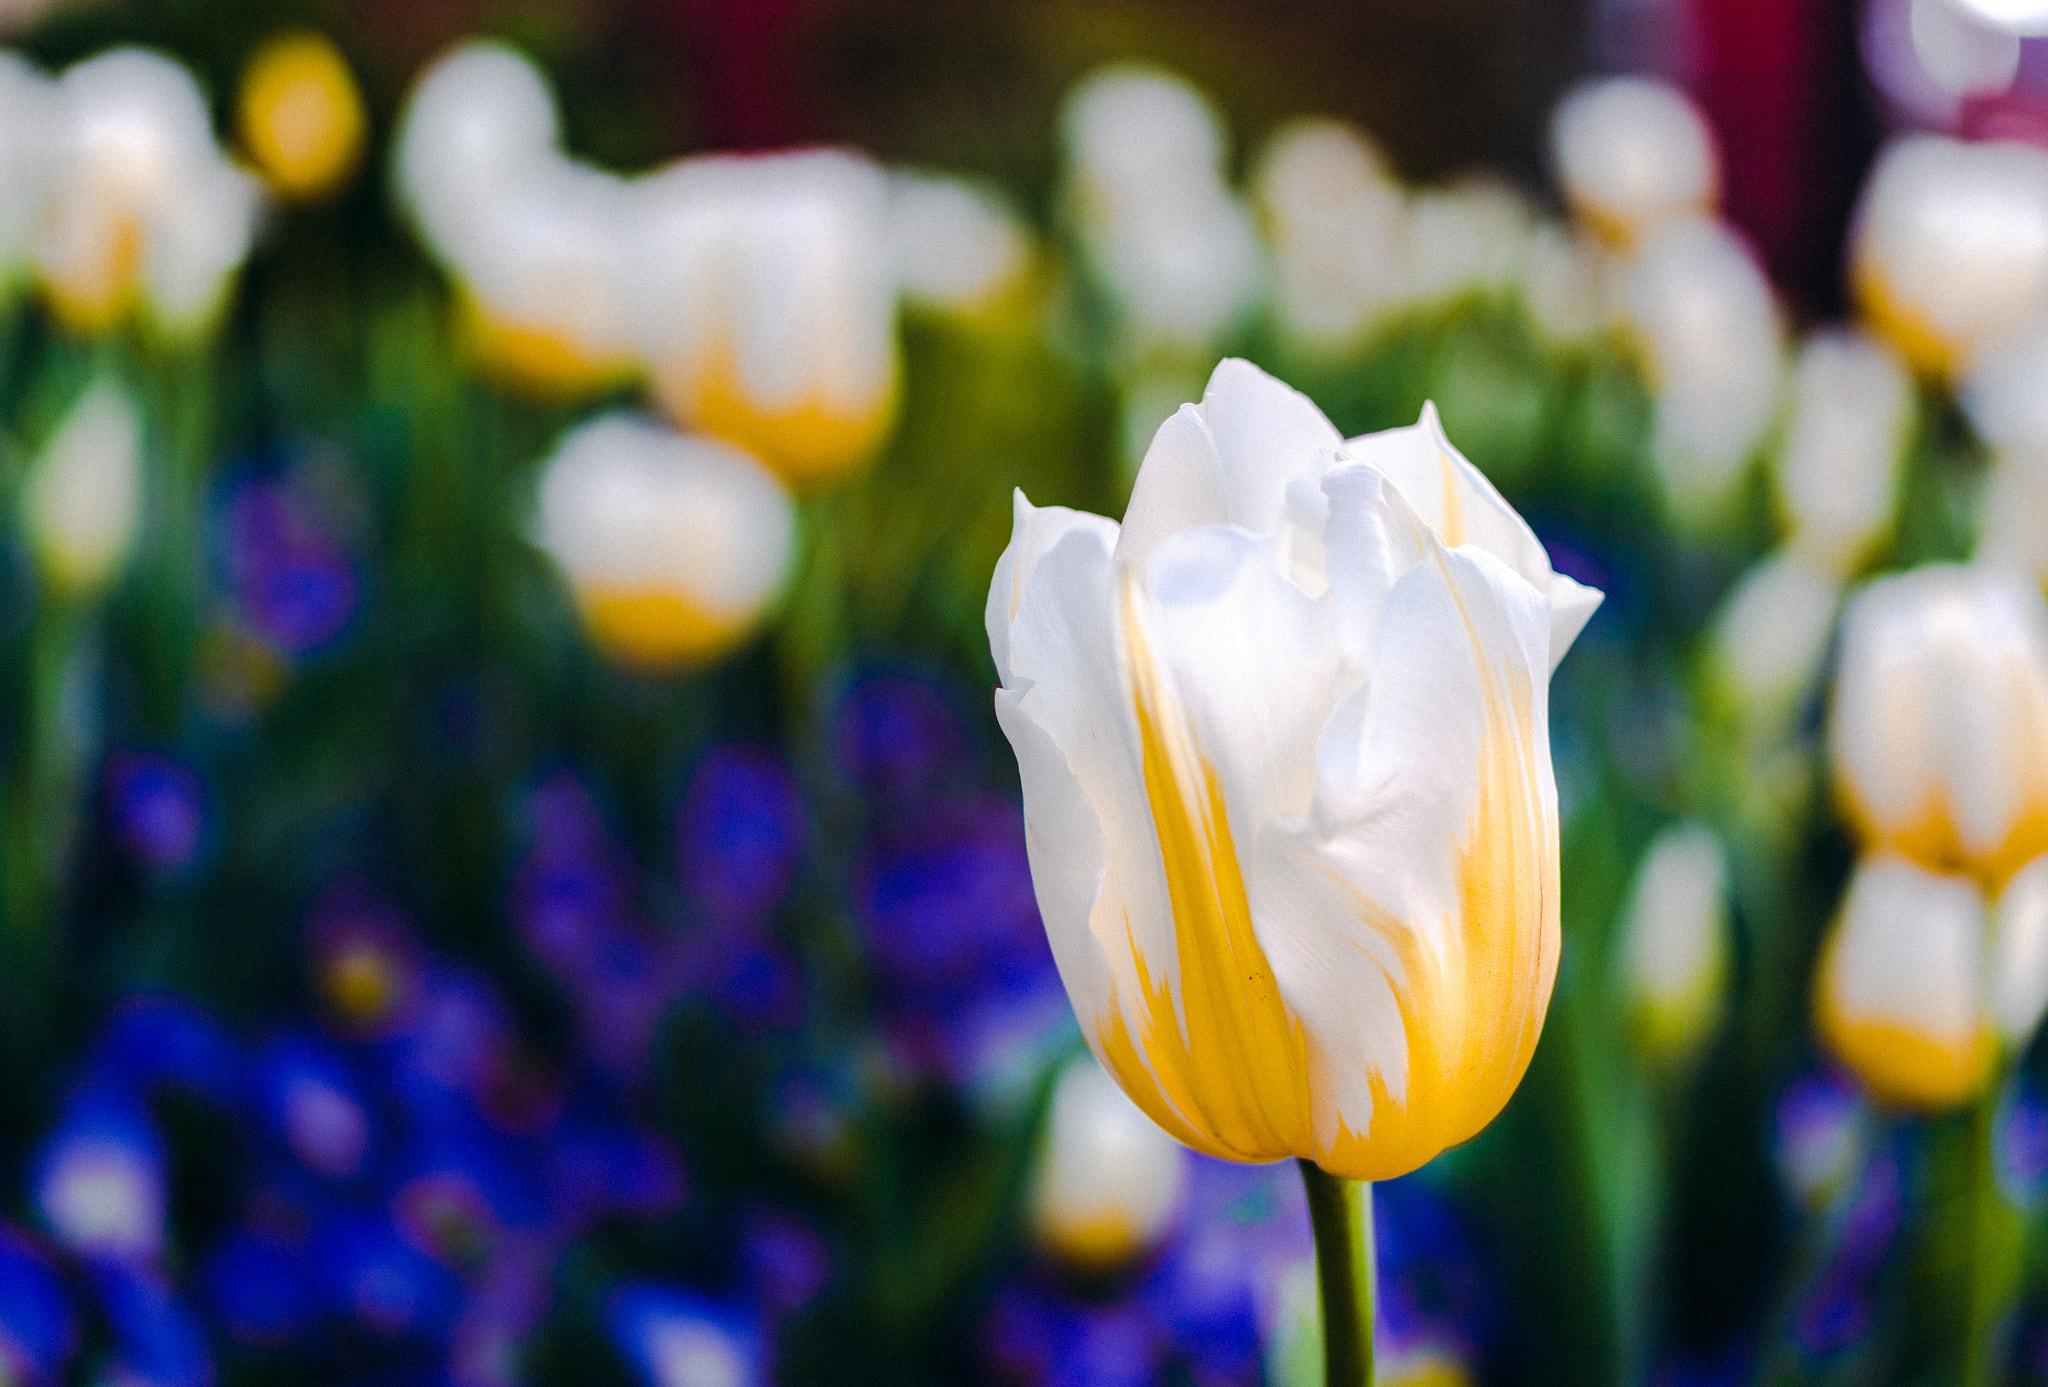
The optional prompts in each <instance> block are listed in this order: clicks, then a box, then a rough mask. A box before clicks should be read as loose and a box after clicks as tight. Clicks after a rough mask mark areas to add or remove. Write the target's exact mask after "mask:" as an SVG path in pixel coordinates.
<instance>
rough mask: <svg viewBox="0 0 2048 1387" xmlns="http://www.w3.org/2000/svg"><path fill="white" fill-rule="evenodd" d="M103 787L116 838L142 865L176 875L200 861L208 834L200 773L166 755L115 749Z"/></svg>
mask: <svg viewBox="0 0 2048 1387" xmlns="http://www.w3.org/2000/svg"><path fill="white" fill-rule="evenodd" d="M105 786H106V805H107V819H108V822H109V824H110V825H111V827H112V829H113V834H114V839H115V841H117V842H118V843H120V844H121V846H122V847H123V848H125V849H126V850H127V851H128V852H129V853H130V854H131V855H132V856H133V857H134V858H135V859H136V861H138V862H139V863H141V864H142V866H143V867H144V869H146V870H147V871H148V872H150V873H151V874H152V875H155V876H160V877H168V876H175V875H177V874H178V873H180V872H182V871H184V870H185V869H186V868H188V867H190V866H191V865H192V864H193V863H194V862H195V861H197V860H198V857H199V849H200V846H201V844H202V843H203V841H204V839H205V835H206V790H205V787H204V786H203V785H201V784H200V782H199V777H198V776H196V775H194V774H193V773H192V772H191V771H190V770H189V769H187V768H186V767H185V766H184V765H182V764H180V763H179V762H177V761H174V760H172V759H171V758H170V757H168V756H159V755H156V754H155V753H153V752H147V751H115V752H113V753H111V754H110V755H109V756H108V757H107V766H106V774H105Z"/></svg>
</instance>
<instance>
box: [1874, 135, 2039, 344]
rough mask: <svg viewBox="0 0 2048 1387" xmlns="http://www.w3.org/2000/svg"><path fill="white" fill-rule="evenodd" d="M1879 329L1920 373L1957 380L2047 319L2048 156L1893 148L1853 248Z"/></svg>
mask: <svg viewBox="0 0 2048 1387" xmlns="http://www.w3.org/2000/svg"><path fill="white" fill-rule="evenodd" d="M1850 261H1851V272H1852V275H1853V278H1854V281H1855V287H1856V293H1857V298H1858V300H1859V301H1860V302H1861V304H1862V306H1863V311H1864V313H1865V314H1866V315H1867V316H1868V318H1869V320H1870V322H1871V325H1872V326H1873V327H1874V328H1875V329H1876V330H1877V331H1878V332H1879V333H1881V334H1882V335H1883V336H1885V337H1887V338H1889V339H1891V341H1892V344H1893V345H1894V346H1896V347H1897V348H1898V349H1899V350H1900V352H1902V353H1904V355H1905V356H1906V359H1907V360H1909V361H1911V362H1912V363H1913V364H1914V365H1915V366H1917V367H1919V368H1921V369H1922V370H1927V371H1935V372H1943V373H1948V372H1955V371H1959V370H1962V369H1964V368H1965V367H1967V365H1968V364H1969V362H1970V360H1971V358H1972V356H1973V355H1974V353H1976V352H1977V350H1978V349H1979V348H1981V347H1983V346H1986V345H1988V344H1990V343H1993V342H1996V341H1998V340H1999V339H2001V338H2004V337H2008V336H2011V335H2013V334H2015V333H2017V332H2019V331H2020V330H2021V329H2023V328H2024V327H2025V326H2026V325H2027V324H2028V323H2029V322H2030V321H2032V320H2033V319H2035V318H2037V317H2039V316H2040V315H2041V314H2042V313H2043V312H2044V311H2048V150H2042V149H2036V148H2034V147H2033V146H2030V145H2021V144H1965V143H1961V142H1959V141H1956V140H1948V139H1942V138H1940V137H1938V136H1933V135H1912V136H1908V137H1906V138H1904V139H1900V140H1896V141H1894V142H1893V143H1892V144H1890V145H1888V146H1887V147H1886V148H1885V150H1884V152H1883V153H1882V154H1881V155H1879V156H1878V160H1877V164H1876V166H1875V167H1874V168H1873V169H1872V171H1871V174H1870V179H1869V182H1868V183H1866V184H1865V185H1864V189H1863V196H1862V201H1861V203H1860V205H1859V207H1858V209H1857V213H1856V221H1855V226H1854V229H1853V231H1852V233H1851V244H1850Z"/></svg>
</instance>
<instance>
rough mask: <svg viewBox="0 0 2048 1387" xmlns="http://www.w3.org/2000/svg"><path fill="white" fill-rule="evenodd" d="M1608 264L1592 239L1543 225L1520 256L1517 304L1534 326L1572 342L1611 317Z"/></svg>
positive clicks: (1596, 331)
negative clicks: (1520, 285)
mask: <svg viewBox="0 0 2048 1387" xmlns="http://www.w3.org/2000/svg"><path fill="white" fill-rule="evenodd" d="M1614 295H1615V290H1614V269H1613V264H1612V262H1611V261H1610V260H1609V259H1608V257H1607V256H1605V255H1604V254H1603V253H1602V252H1601V249H1600V247H1599V246H1598V245H1596V244H1594V243H1593V242H1592V241H1591V240H1589V239H1587V238H1585V237H1582V236H1578V235H1574V234H1573V233H1571V232H1569V231H1567V230H1565V229H1564V228H1563V227H1560V226H1557V225H1554V224H1552V223H1549V222H1545V223H1542V224H1540V225H1538V226H1537V228H1536V229H1535V230H1534V231H1533V232H1531V233H1530V235H1529V245H1528V249H1527V251H1526V253H1525V254H1524V255H1523V257H1522V306H1523V307H1524V308H1525V309H1526V310H1527V311H1528V314H1529V320H1530V321H1531V322H1532V323H1533V324H1534V325H1535V327H1536V330H1537V331H1538V332H1539V333H1541V334H1542V335H1543V336H1544V337H1545V338H1547V339H1548V340H1549V341H1551V342H1553V343H1555V344H1557V345H1559V346H1566V347H1569V346H1577V345H1580V344H1582V343H1584V342H1587V341H1589V340H1591V339H1592V338H1593V337H1595V336H1597V335H1598V334H1599V333H1601V332H1603V331H1605V330H1606V329H1607V328H1608V327H1609V326H1610V325H1611V324H1612V322H1613V319H1614V304H1613V299H1614Z"/></svg>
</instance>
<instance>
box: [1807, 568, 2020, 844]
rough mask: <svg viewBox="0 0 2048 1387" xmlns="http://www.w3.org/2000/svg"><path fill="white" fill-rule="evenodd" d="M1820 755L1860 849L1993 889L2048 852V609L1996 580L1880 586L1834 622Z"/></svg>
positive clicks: (1959, 571)
mask: <svg viewBox="0 0 2048 1387" xmlns="http://www.w3.org/2000/svg"><path fill="white" fill-rule="evenodd" d="M1828 748H1829V753H1830V756H1831V759H1832V761H1833V765H1834V778H1835V787H1836V790H1837V792H1838V796H1839V798H1840V800H1841V802H1842V805H1843V808H1844V811H1845V813H1846V814H1847V816H1848V818H1849V819H1850V821H1851V823H1853V824H1854V825H1855V826H1856V827H1857V829H1858V831H1859V832H1860V833H1861V834H1862V835H1863V836H1864V838H1865V840H1866V841H1867V842H1870V843H1872V844H1874V845H1884V846H1889V847H1892V848H1895V849H1896V850H1898V851H1899V852H1901V853H1904V854H1905V855H1906V856H1908V857H1910V858H1912V859H1913V860H1915V861H1917V862H1919V863H1921V864H1923V865H1925V866H1927V867H1930V868H1934V869H1938V870H1947V871H1958V870H1960V871H1973V872H1976V873H1978V874H1979V875H1981V876H1982V877H1983V878H1984V879H1985V880H1986V881H1987V882H1990V883H1992V884H1993V885H1996V884H1998V883H1999V882H2002V881H2003V880H2004V878H2005V877H2007V876H2008V875H2010V874H2011V873H2012V872H2013V871H2014V870H2015V869H2016V868H2018V867H2019V866H2020V865H2021V864H2023V863H2025V862H2028V861H2030V860H2032V859H2033V858H2035V857H2037V856H2039V855H2040V854H2041V853H2042V852H2043V851H2048V606H2044V604H2043V602H2042V598H2041V594H2040V592H2039V590H2038V589H2036V588H2034V587H2033V586H2032V585H2031V584H2028V583H2025V582H2023V581H2021V580H2019V579H2016V578H2013V577H2011V576H2009V575H2007V574H2005V573H2002V572H1999V571H1997V570H1993V569H1988V568H1983V567H1979V566H1969V565H1959V564H1929V565H1926V566H1924V567H1921V568H1917V569H1913V570H1911V571H1910V572H1906V573H1901V574H1896V575H1894V576H1891V577H1888V578H1880V579H1878V580H1877V581H1875V582H1873V583H1870V584H1869V585H1868V586H1866V587H1864V588H1863V589H1862V590H1861V591H1860V592H1858V593H1857V594H1856V595H1855V596H1853V597H1852V598H1850V600H1849V605H1848V608H1847V610H1846V612H1845V614H1844V616H1843V621H1842V655H1841V666H1840V669H1839V671H1838V672H1837V674H1836V676H1835V693H1834V705H1833V714H1832V721H1831V723H1830V726H1829V732H1828Z"/></svg>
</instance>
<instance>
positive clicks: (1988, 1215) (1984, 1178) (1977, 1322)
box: [1958, 1085, 2025, 1387]
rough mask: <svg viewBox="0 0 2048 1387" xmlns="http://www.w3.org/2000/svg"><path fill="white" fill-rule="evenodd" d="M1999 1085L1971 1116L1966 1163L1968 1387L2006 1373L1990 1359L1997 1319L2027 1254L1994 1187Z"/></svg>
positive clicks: (2012, 1213) (2013, 1216) (2019, 1226)
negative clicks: (1967, 1161)
mask: <svg viewBox="0 0 2048 1387" xmlns="http://www.w3.org/2000/svg"><path fill="white" fill-rule="evenodd" d="M1999 1092H2000V1091H1999V1088H1998V1086H1996V1085H1994V1086H1993V1087H1992V1088H1991V1091H1990V1092H1988V1093H1986V1094H1985V1095H1984V1097H1983V1098H1982V1099H1981V1100H1979V1102H1978V1104H1977V1108H1976V1111H1975V1112H1973V1113H1971V1114H1970V1116H1969V1123H1970V1132H1969V1143H1968V1152H1969V1155H1968V1160H1969V1167H1968V1172H1967V1175H1966V1177H1965V1180H1966V1183H1965V1185H1964V1188H1965V1190H1966V1192H1967V1198H1968V1200H1969V1204H1968V1208H1967V1212H1966V1215H1965V1217H1966V1218H1967V1219H1968V1233H1967V1239H1968V1241H1967V1243H1966V1245H1965V1258H1966V1260H1965V1269H1964V1277H1965V1281H1964V1286H1963V1290H1964V1294H1965V1295H1966V1296H1967V1297H1968V1303H1967V1306H1966V1307H1965V1313H1964V1314H1963V1315H1961V1316H1960V1317H1959V1323H1960V1325H1961V1328H1962V1331H1963V1333H1964V1334H1965V1335H1966V1336H1967V1337H1966V1338H1965V1340H1964V1342H1963V1352H1962V1355H1961V1357H1962V1364H1961V1366H1962V1374H1961V1377H1960V1378H1959V1379H1958V1380H1959V1381H1961V1382H1962V1383H1964V1384H1966V1385H1967V1387H1992V1384H1994V1383H1996V1382H1998V1381H2000V1380H2001V1379H2002V1377H2003V1376H2004V1374H2003V1373H2002V1372H2000V1371H1999V1369H1998V1365H1997V1364H1996V1363H1995V1362H1994V1361H1993V1354H1992V1350H1993V1347H1994V1342H1995V1339H1996V1336H1997V1333H1998V1326H1999V1323H2000V1322H2001V1321H2002V1320H2003V1319H2004V1318H2005V1316H2006V1315H2007V1314H2008V1313H2009V1312H2010V1311H2011V1309H2012V1306H2013V1301H2014V1299H2015V1298H2016V1296H2017V1294H2018V1290H2019V1282H2020V1272H2021V1268H2022V1263H2023V1261H2024V1255H2025V1246H2024V1244H2025V1229H2024V1227H2023V1223H2024V1220H2023V1217H2022V1215H2021V1213H2020V1211H2019V1210H2018V1209H2016V1208H2015V1207H2013V1205H2012V1204H2011V1203H2010V1202H2009V1201H2007V1199H2006V1197H2005V1194H2004V1192H2003V1191H2002V1190H2000V1189H1999V1188H1998V1165H1997V1162H1998V1149H1997V1145H1996V1142H1997V1132H1998V1107H1999Z"/></svg>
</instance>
